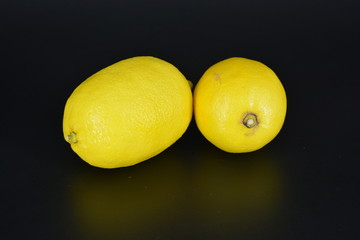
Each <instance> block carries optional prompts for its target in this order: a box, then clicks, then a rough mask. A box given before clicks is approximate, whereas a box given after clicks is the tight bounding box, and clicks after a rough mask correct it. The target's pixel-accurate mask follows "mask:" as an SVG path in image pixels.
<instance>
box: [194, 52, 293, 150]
mask: <svg viewBox="0 0 360 240" xmlns="http://www.w3.org/2000/svg"><path fill="white" fill-rule="evenodd" d="M194 113H195V120H196V124H197V126H198V128H199V130H200V131H201V133H202V134H203V135H204V136H205V138H207V139H208V140H209V141H210V142H211V143H213V144H214V145H215V146H217V147H218V148H220V149H222V150H224V151H227V152H232V153H241V152H251V151H255V150H258V149H260V148H262V147H263V146H265V145H266V144H267V143H269V142H270V141H271V140H272V139H274V138H275V136H276V135H277V134H278V133H279V131H280V129H281V128H282V126H283V123H284V120H285V115H286V94H285V90H284V88H283V86H282V84H281V82H280V80H279V79H278V77H277V76H276V74H275V73H274V72H273V71H272V70H271V69H270V68H269V67H267V66H265V65H264V64H262V63H260V62H258V61H254V60H250V59H246V58H240V57H234V58H229V59H226V60H223V61H221V62H218V63H216V64H215V65H213V66H211V67H210V68H209V69H208V70H207V71H206V72H205V73H204V75H203V76H202V77H201V79H200V80H199V82H198V84H197V85H196V87H195V90H194Z"/></svg>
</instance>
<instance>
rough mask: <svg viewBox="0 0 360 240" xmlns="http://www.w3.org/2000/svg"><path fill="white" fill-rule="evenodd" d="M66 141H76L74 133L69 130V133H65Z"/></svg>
mask: <svg viewBox="0 0 360 240" xmlns="http://www.w3.org/2000/svg"><path fill="white" fill-rule="evenodd" d="M66 141H68V142H70V143H77V139H76V133H74V132H71V133H70V134H69V135H67V136H66Z"/></svg>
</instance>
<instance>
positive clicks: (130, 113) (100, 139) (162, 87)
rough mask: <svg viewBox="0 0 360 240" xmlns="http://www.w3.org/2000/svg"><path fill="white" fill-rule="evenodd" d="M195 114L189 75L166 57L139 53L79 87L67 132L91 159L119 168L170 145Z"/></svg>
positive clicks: (68, 113) (92, 162)
mask: <svg viewBox="0 0 360 240" xmlns="http://www.w3.org/2000/svg"><path fill="white" fill-rule="evenodd" d="M191 118H192V92H191V87H190V85H189V82H188V81H187V80H186V78H185V77H184V75H183V74H182V73H181V72H180V71H179V70H178V69H177V68H176V67H174V66H173V65H172V64H170V63H168V62H166V61H164V60H161V59H159V58H155V57H150V56H139V57H133V58H129V59H125V60H122V61H120V62H117V63H115V64H113V65H111V66H109V67H106V68H104V69H102V70H100V71H99V72H97V73H95V74H94V75H92V76H90V77H89V78H88V79H86V80H85V81H84V82H82V83H81V84H80V85H79V86H78V87H77V88H76V89H75V90H74V92H73V93H72V94H71V96H70V97H69V99H68V100H67V102H66V105H65V110H64V116H63V133H64V138H65V140H66V141H67V142H69V143H70V144H71V148H72V149H73V150H74V152H76V153H77V154H78V155H79V156H80V157H81V158H82V159H83V160H84V161H86V162H87V163H89V164H90V165H93V166H96V167H101V168H117V167H125V166H131V165H134V164H137V163H139V162H142V161H144V160H147V159H149V158H151V157H153V156H155V155H157V154H159V153H160V152H162V151H163V150H165V149H166V148H168V147H169V146H170V145H172V144H173V143H174V142H176V141H177V140H178V139H179V138H180V137H181V136H182V135H183V133H184V132H185V131H186V129H187V127H188V125H189V123H190V121H191Z"/></svg>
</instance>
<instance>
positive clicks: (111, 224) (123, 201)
mask: <svg viewBox="0 0 360 240" xmlns="http://www.w3.org/2000/svg"><path fill="white" fill-rule="evenodd" d="M182 161H183V160H182V159H181V158H180V157H179V156H178V155H177V154H176V153H174V151H172V149H168V150H166V151H164V152H163V153H161V154H159V155H158V156H156V157H154V158H153V159H150V160H147V161H145V162H143V163H140V164H138V165H135V166H132V167H127V168H119V169H112V170H104V169H97V168H94V167H90V166H89V168H84V171H83V172H79V173H77V174H76V175H75V176H74V178H73V179H72V180H71V186H72V189H71V193H70V197H69V199H70V206H71V207H70V208H71V212H72V215H73V217H74V220H73V221H74V225H76V228H78V230H79V233H80V234H81V235H85V236H87V237H89V236H90V237H92V239H107V238H113V237H116V236H119V237H120V238H119V239H126V238H139V237H144V236H145V237H146V236H147V235H148V234H150V233H151V232H152V233H154V232H158V233H160V232H161V231H166V228H164V226H165V225H168V224H169V223H171V222H172V221H173V220H175V219H174V218H176V215H177V214H178V213H179V212H178V211H181V210H179V209H181V204H182V202H183V201H184V200H183V193H184V187H185V186H184V183H185V182H184V181H183V177H184V171H185V169H184V166H183V164H182Z"/></svg>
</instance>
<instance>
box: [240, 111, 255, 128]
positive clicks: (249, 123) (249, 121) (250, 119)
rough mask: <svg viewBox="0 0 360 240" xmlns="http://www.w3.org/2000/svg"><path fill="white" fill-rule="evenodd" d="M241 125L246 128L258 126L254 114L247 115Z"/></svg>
mask: <svg viewBox="0 0 360 240" xmlns="http://www.w3.org/2000/svg"><path fill="white" fill-rule="evenodd" d="M243 124H244V125H245V127H247V128H253V127H255V126H256V125H258V124H259V122H258V120H257V117H256V115H255V114H254V113H247V114H246V115H245V117H244V118H243Z"/></svg>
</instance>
